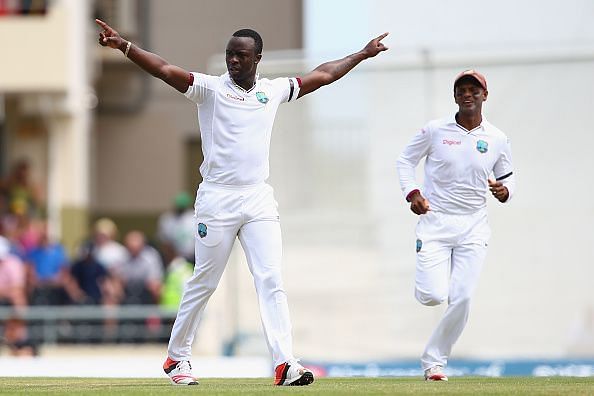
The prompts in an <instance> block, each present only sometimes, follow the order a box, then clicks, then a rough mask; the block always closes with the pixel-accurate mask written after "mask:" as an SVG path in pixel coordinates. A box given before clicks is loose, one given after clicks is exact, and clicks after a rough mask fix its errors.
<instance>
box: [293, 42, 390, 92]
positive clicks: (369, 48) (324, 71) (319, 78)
mask: <svg viewBox="0 0 594 396" xmlns="http://www.w3.org/2000/svg"><path fill="white" fill-rule="evenodd" d="M387 35H388V33H384V34H382V35H380V36H378V37H376V38H374V39H373V40H371V41H370V42H369V43H368V44H367V45H366V46H365V48H363V49H362V50H361V51H359V52H356V53H354V54H351V55H349V56H347V57H345V58H342V59H338V60H335V61H331V62H326V63H323V64H321V65H320V66H318V67H316V68H315V69H314V70H312V71H311V72H310V73H308V74H307V75H305V76H304V77H302V78H301V89H300V90H299V96H298V98H300V97H302V96H303V95H307V94H308V93H310V92H313V91H315V90H316V89H318V88H320V87H322V86H324V85H328V84H331V83H333V82H334V81H336V80H338V79H339V78H341V77H342V76H344V75H345V74H347V73H348V72H349V71H351V69H353V67H355V66H357V65H358V64H359V63H361V61H363V60H365V59H367V58H373V57H374V56H376V55H377V54H379V53H380V52H382V51H386V50H387V49H388V47H386V46H385V45H384V44H383V43H382V42H381V41H382V40H383V39H384V37H386V36H387Z"/></svg>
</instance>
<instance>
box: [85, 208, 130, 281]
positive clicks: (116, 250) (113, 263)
mask: <svg viewBox="0 0 594 396" xmlns="http://www.w3.org/2000/svg"><path fill="white" fill-rule="evenodd" d="M117 235H118V227H117V226H116V224H115V223H114V222H113V221H112V220H111V219H108V218H102V219H99V220H97V221H96V222H95V235H94V244H95V246H94V248H93V257H94V258H95V259H97V261H99V262H100V263H101V264H102V265H103V266H104V267H105V268H106V269H107V270H108V271H114V269H115V268H117V267H120V266H122V265H123V264H124V262H125V261H126V260H127V258H128V253H127V252H126V248H125V247H124V246H122V244H120V243H119V242H117V241H116V238H117Z"/></svg>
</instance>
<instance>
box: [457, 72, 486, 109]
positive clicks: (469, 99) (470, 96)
mask: <svg viewBox="0 0 594 396" xmlns="http://www.w3.org/2000/svg"><path fill="white" fill-rule="evenodd" d="M487 95H488V91H486V90H485V89H484V88H483V87H481V86H480V84H479V83H478V81H476V80H475V79H474V78H464V79H463V80H460V81H459V82H458V84H456V87H455V88H454V100H455V101H456V104H457V105H458V107H459V108H460V111H461V112H464V113H476V112H479V113H480V111H481V109H482V106H483V102H484V101H485V100H487Z"/></svg>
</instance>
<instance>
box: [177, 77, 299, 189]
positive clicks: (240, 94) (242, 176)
mask: <svg viewBox="0 0 594 396" xmlns="http://www.w3.org/2000/svg"><path fill="white" fill-rule="evenodd" d="M192 74H193V75H194V83H193V85H191V86H190V87H189V88H188V90H187V91H186V92H185V94H184V95H185V96H186V97H187V98H188V99H190V100H192V101H193V102H194V103H196V104H197V106H198V117H199V120H200V134H201V137H202V152H203V154H204V162H203V163H202V165H201V166H200V173H201V174H202V178H203V179H204V180H205V181H208V182H213V183H218V184H225V185H234V186H246V185H254V184H259V183H262V182H264V181H265V180H266V179H268V174H269V164H268V155H269V151H270V136H271V132H272V124H273V123H274V117H275V115H276V111H277V109H278V106H279V105H280V104H281V103H284V102H289V101H294V100H295V99H296V98H297V96H298V95H299V84H298V81H297V79H296V78H276V79H274V80H269V79H265V78H263V79H258V78H256V84H255V86H254V87H253V88H252V89H250V90H249V91H246V90H244V89H243V88H241V87H239V86H238V85H236V84H235V83H234V82H233V80H231V78H230V77H229V74H228V73H225V74H223V75H221V76H210V75H206V74H201V73H192Z"/></svg>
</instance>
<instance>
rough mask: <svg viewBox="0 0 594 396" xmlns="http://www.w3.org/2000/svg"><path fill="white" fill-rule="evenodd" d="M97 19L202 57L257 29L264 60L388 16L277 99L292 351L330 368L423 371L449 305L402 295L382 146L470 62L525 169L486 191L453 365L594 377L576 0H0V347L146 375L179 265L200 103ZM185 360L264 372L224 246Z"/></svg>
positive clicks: (170, 55) (397, 201)
mask: <svg viewBox="0 0 594 396" xmlns="http://www.w3.org/2000/svg"><path fill="white" fill-rule="evenodd" d="M94 18H101V19H103V20H105V21H106V22H107V23H108V24H110V25H111V26H112V27H114V28H115V29H116V30H118V31H119V33H120V34H121V35H122V36H123V37H124V38H126V39H128V40H131V41H132V42H134V43H136V44H138V45H139V46H141V47H143V48H145V49H148V50H150V51H153V52H155V53H157V54H159V55H161V56H162V57H164V58H165V59H167V60H169V61H170V62H171V63H174V64H177V65H179V66H181V67H184V68H186V69H188V70H192V71H199V72H205V73H209V74H222V73H224V72H225V65H224V57H223V53H224V48H225V46H226V43H227V41H228V39H229V37H230V35H231V34H232V33H233V32H234V31H236V30H238V29H240V28H243V27H250V28H253V29H255V30H257V31H258V32H259V33H260V34H261V35H262V37H263V39H264V57H263V60H262V62H261V64H260V67H259V72H260V76H262V77H264V76H265V77H269V78H274V77H277V76H300V75H303V74H305V73H307V72H308V71H309V70H311V69H312V68H314V67H315V66H317V65H318V64H320V63H322V62H324V61H327V60H332V59H336V58H339V57H343V56H345V55H347V54H350V53H353V52H355V51H358V50H359V49H361V48H362V47H363V46H364V45H365V44H366V43H367V42H368V41H369V40H370V39H371V38H372V37H375V36H377V35H379V34H381V33H383V32H386V31H387V32H390V35H389V36H388V37H387V38H386V39H385V44H386V45H387V46H388V47H390V50H389V51H388V52H385V53H382V54H381V55H380V56H378V57H377V58H375V59H372V60H369V61H366V62H364V63H363V64H361V65H359V66H358V67H357V68H356V69H355V70H353V71H352V72H351V73H350V74H349V75H348V76H347V77H345V78H344V79H342V80H340V81H338V82H337V83H335V84H333V85H331V86H328V87H325V88H323V89H321V90H320V91H318V92H316V93H315V94H314V95H311V96H307V97H305V98H303V99H301V100H299V101H298V102H296V103H294V104H289V105H286V106H281V108H280V109H279V112H278V115H277V119H276V123H275V127H274V134H273V139H272V149H271V158H270V161H271V177H270V180H269V182H270V184H271V185H272V186H273V187H274V188H275V194H276V198H277V201H278V202H279V203H280V207H279V210H280V213H281V218H282V228H283V239H284V245H283V246H284V264H283V265H284V269H283V271H284V279H285V286H286V289H287V292H288V297H289V304H290V309H291V315H292V321H293V335H294V349H295V353H296V355H297V356H299V357H301V358H302V359H303V360H304V362H310V363H312V364H314V365H315V366H316V367H317V369H318V370H319V372H320V373H322V374H327V375H407V374H410V375H418V374H420V368H419V367H418V362H417V360H418V357H419V355H420V353H421V352H422V349H423V347H424V344H425V342H426V340H427V339H428V337H429V335H430V333H431V331H432V329H433V327H434V326H435V324H436V323H437V321H438V320H439V318H440V317H441V315H442V313H443V308H430V307H423V306H421V305H420V304H418V303H417V302H416V300H415V299H414V296H413V287H414V268H415V250H414V249H415V247H414V243H415V236H414V227H415V224H416V221H417V218H416V216H414V215H413V214H412V213H411V212H410V211H409V209H408V205H407V204H406V203H405V201H404V198H403V197H402V194H401V192H400V190H399V184H398V176H397V173H396V168H395V163H396V159H397V157H398V155H399V154H400V152H401V151H402V149H403V148H404V146H405V145H406V143H407V142H408V141H409V139H410V138H411V137H412V136H413V134H414V133H415V132H416V131H417V130H418V129H419V128H421V127H422V126H423V125H424V124H425V123H426V122H427V121H429V120H431V119H434V118H440V117H444V116H448V115H450V114H452V113H454V112H455V111H456V105H455V103H454V100H453V86H452V85H453V79H454V77H455V75H456V74H457V73H458V72H459V71H462V70H464V69H467V68H476V69H478V70H480V71H481V72H482V73H483V74H485V75H486V77H487V81H488V85H489V98H488V101H487V103H486V104H485V106H484V114H485V117H486V118H487V119H489V121H491V122H492V123H493V124H495V125H496V126H498V127H499V128H500V129H502V130H503V131H504V132H505V133H506V134H507V135H508V137H509V138H510V140H511V142H512V150H513V155H514V165H515V174H516V177H517V183H518V189H517V192H516V196H515V197H514V199H513V200H512V202H510V203H509V204H507V205H501V204H498V203H496V202H494V200H492V199H489V206H490V208H489V210H490V222H491V226H492V229H493V237H492V240H491V243H490V249H489V254H488V257H487V262H486V265H485V268H484V271H483V274H482V278H481V282H480V284H479V287H478V289H477V293H476V297H475V299H474V305H473V312H472V313H471V317H470V322H469V325H468V326H467V328H466V330H465V332H464V334H463V336H462V337H461V339H460V341H459V342H458V344H457V345H456V346H455V349H454V353H453V356H452V359H451V360H452V363H451V364H452V366H451V369H452V370H454V371H455V370H458V371H457V373H459V374H468V373H471V374H472V373H473V374H482V375H505V374H510V373H512V374H513V373H514V372H513V370H512V369H511V367H513V366H514V364H516V365H517V363H518V362H521V363H522V364H523V365H524V366H522V367H523V368H522V369H519V368H518V369H517V370H520V371H517V373H522V374H524V373H526V372H528V374H536V375H538V374H544V375H550V374H572V375H594V293H593V292H592V286H591V284H592V279H593V278H594V232H593V231H592V224H591V223H592V221H593V220H594V203H593V200H592V199H590V197H591V196H592V194H593V193H594V188H593V186H592V183H591V181H592V176H591V172H592V170H593V169H594V156H592V153H591V152H592V148H593V147H594V134H593V133H592V127H591V125H590V122H591V120H590V117H591V115H592V111H593V110H594V25H592V23H591V21H592V20H593V18H594V3H593V2H591V1H589V0H563V1H561V0H545V1H542V0H541V1H536V0H527V1H523V2H516V1H511V0H499V1H491V0H489V1H483V2H481V3H480V5H478V4H477V2H474V1H470V0H452V1H448V2H443V1H439V0H425V1H422V2H407V1H400V0H398V1H394V0H391V1H389V0H369V1H363V0H341V1H338V0H327V1H323V2H321V1H314V0H251V1H249V2H237V1H232V0H218V1H206V0H203V1H192V0H171V1H167V2H165V1H156V0H95V1H91V0H88V1H86V0H85V1H82V0H0V54H1V60H2V61H1V62H0V176H1V180H2V182H1V184H0V191H1V195H0V216H1V218H0V234H1V236H2V238H0V305H1V306H0V334H2V335H3V338H2V347H1V348H0V354H1V357H0V367H10V368H11V370H12V371H11V372H14V371H15V369H14V367H16V366H15V364H20V363H16V362H17V361H16V360H15V358H14V356H17V355H18V356H20V355H25V356H37V358H35V359H34V362H37V363H35V364H33V363H32V361H31V360H26V362H27V363H26V364H23V366H22V369H21V370H19V371H18V373H20V375H24V374H23V373H26V372H27V370H28V369H30V368H32V367H34V368H35V371H32V373H33V374H32V375H41V374H46V375H54V374H55V375H60V372H58V371H56V372H53V371H51V369H52V366H54V367H55V365H54V364H52V362H56V360H55V359H58V360H57V361H60V362H62V364H65V363H64V362H66V361H73V360H72V359H74V358H77V359H80V361H81V362H85V363H88V362H89V361H90V360H91V359H94V360H93V361H94V362H96V363H97V366H94V367H103V370H99V371H97V370H94V371H93V373H90V374H89V373H88V372H80V375H93V374H94V375H106V376H120V375H121V373H122V372H121V370H120V371H118V367H119V366H118V364H121V365H123V366H124V365H125V366H124V367H126V370H127V371H126V373H128V374H130V375H132V376H159V375H161V373H160V364H161V363H162V360H163V359H164V357H165V354H166V342H167V340H168V336H169V332H170V329H171V325H172V322H173V319H174V318H175V312H176V310H177V305H178V303H179V298H180V296H181V292H182V288H183V282H184V280H185V279H187V277H188V276H189V275H190V274H191V272H192V260H193V257H192V255H193V222H192V214H193V203H194V198H195V191H196V187H197V185H198V183H199V182H200V181H201V179H200V174H199V172H198V167H199V165H200V163H201V161H202V154H201V149H200V148H201V141H200V132H199V125H198V123H197V115H196V109H195V106H194V105H193V104H192V103H191V102H189V101H187V100H186V99H185V98H184V97H183V96H182V95H180V94H179V93H177V92H176V91H175V90H173V89H172V88H170V87H168V86H167V85H165V84H164V83H162V82H161V81H159V80H156V79H154V78H152V77H150V76H148V75H147V74H145V73H143V72H142V71H141V70H140V69H139V68H138V67H136V66H135V65H134V64H133V63H131V62H129V61H128V60H127V59H126V58H125V57H124V56H123V54H122V53H121V52H119V51H114V50H110V49H106V48H102V47H101V46H99V45H98V43H97V39H98V32H99V28H98V27H97V26H96V25H95V23H94ZM419 177H421V169H419ZM114 356H116V357H117V359H115V361H116V362H115V363H113V360H114V359H113V357H114ZM138 356H143V357H144V359H142V363H138V359H137V358H138ZM194 356H195V358H194V359H195V361H196V363H195V364H194V366H195V368H196V367H197V368H198V369H197V370H196V371H197V374H198V375H199V376H209V375H211V376H225V375H228V373H229V370H228V368H229V367H230V365H235V364H236V365H237V366H233V367H238V369H237V370H238V371H237V372H235V376H251V375H254V376H262V375H268V374H269V373H270V372H271V368H270V363H269V355H268V350H267V348H266V345H265V342H264V338H263V335H262V331H261V325H260V318H259V313H258V306H257V300H256V297H255V292H254V290H253V284H252V280H251V275H250V274H249V271H248V269H247V264H246V262H245V258H244V256H243V252H242V250H241V248H239V246H236V247H235V248H234V252H233V254H232V257H231V260H230V262H229V265H228V267H227V271H226V274H225V275H224V277H223V280H222V281H221V284H220V287H219V290H217V292H216V293H215V295H214V296H213V298H212V299H211V301H210V304H209V305H208V307H207V310H206V314H205V320H204V321H203V323H202V325H201V327H200V328H199V330H198V337H197V339H196V342H195V344H194ZM131 358H133V359H134V360H133V361H134V362H135V363H134V367H136V366H139V365H143V364H144V365H145V366H146V367H144V366H143V369H142V370H141V369H138V370H137V371H134V370H130V367H131V366H130V365H129V362H130V359H131ZM44 359H45V360H44ZM52 359H54V360H52ZM60 359H62V360H60ZM69 359H70V360H69ZM102 359H109V360H108V361H109V362H110V363H109V365H105V364H104V361H103V360H102ZM127 359H128V360H127ZM18 361H23V360H22V359H21V360H18ZM74 361H76V360H74ZM48 362H50V363H48ZM118 362H119V363H118ZM462 363H464V364H462ZM456 364H458V366H456ZM218 365H221V366H220V367H221V369H220V370H218V367H219V366H218ZM90 366H91V365H88V367H90ZM107 366H110V368H107ZM19 367H20V366H19ZM42 367H43V368H42ZM61 367H64V366H61ZM69 367H70V369H69V370H62V371H61V373H62V375H63V374H70V375H73V373H74V374H76V373H78V372H77V371H76V370H77V369H82V365H77V364H73V365H72V366H69ZM518 367H519V366H518ZM225 368H226V369H225ZM110 369H112V370H113V371H109V370H110ZM209 370H210V371H209ZM217 370H218V371H217ZM465 370H466V371H465ZM521 370H524V371H521ZM3 372H9V371H5V370H3ZM455 373H456V372H454V374H455ZM118 374H119V375H118Z"/></svg>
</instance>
